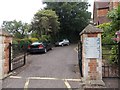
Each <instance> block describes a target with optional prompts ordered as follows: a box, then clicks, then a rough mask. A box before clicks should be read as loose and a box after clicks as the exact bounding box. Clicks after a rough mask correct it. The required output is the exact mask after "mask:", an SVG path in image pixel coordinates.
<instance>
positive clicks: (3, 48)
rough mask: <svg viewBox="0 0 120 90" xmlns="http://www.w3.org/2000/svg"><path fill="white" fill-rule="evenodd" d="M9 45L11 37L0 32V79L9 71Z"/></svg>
mask: <svg viewBox="0 0 120 90" xmlns="http://www.w3.org/2000/svg"><path fill="white" fill-rule="evenodd" d="M9 43H12V37H11V35H9V34H8V33H7V32H4V31H2V30H0V79H3V78H4V77H5V76H6V75H7V74H8V71H9Z"/></svg>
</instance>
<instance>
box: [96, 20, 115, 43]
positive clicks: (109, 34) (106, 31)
mask: <svg viewBox="0 0 120 90" xmlns="http://www.w3.org/2000/svg"><path fill="white" fill-rule="evenodd" d="M97 27H98V28H101V29H103V33H102V43H104V44H105V43H107V44H111V43H115V42H114V41H113V40H112V38H114V37H115V30H114V29H112V25H111V23H110V22H109V23H103V24H100V25H98V26H97Z"/></svg>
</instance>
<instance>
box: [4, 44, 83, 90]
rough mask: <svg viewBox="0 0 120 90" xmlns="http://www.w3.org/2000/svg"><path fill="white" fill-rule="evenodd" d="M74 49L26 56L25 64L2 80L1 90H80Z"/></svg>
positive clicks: (57, 49)
mask: <svg viewBox="0 0 120 90" xmlns="http://www.w3.org/2000/svg"><path fill="white" fill-rule="evenodd" d="M75 47H77V45H70V46H64V47H54V48H53V50H50V51H48V52H47V53H46V54H32V55H28V57H27V64H26V65H25V66H24V67H22V68H20V69H18V70H16V71H14V72H15V74H13V75H11V76H9V77H8V78H6V79H4V80H3V88H25V89H28V88H65V89H68V88H76V89H78V88H81V86H80V82H81V79H80V74H79V69H78V65H77V64H78V58H77V52H76V51H75Z"/></svg>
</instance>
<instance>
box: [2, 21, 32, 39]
mask: <svg viewBox="0 0 120 90" xmlns="http://www.w3.org/2000/svg"><path fill="white" fill-rule="evenodd" d="M2 28H3V30H5V31H8V32H9V33H10V34H12V35H13V36H14V37H15V38H18V39H23V38H25V37H27V34H28V31H29V28H30V25H28V24H27V23H22V22H21V21H16V20H13V21H3V24H2Z"/></svg>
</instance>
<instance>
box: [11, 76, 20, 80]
mask: <svg viewBox="0 0 120 90" xmlns="http://www.w3.org/2000/svg"><path fill="white" fill-rule="evenodd" d="M10 78H14V79H20V78H22V77H21V76H10Z"/></svg>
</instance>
